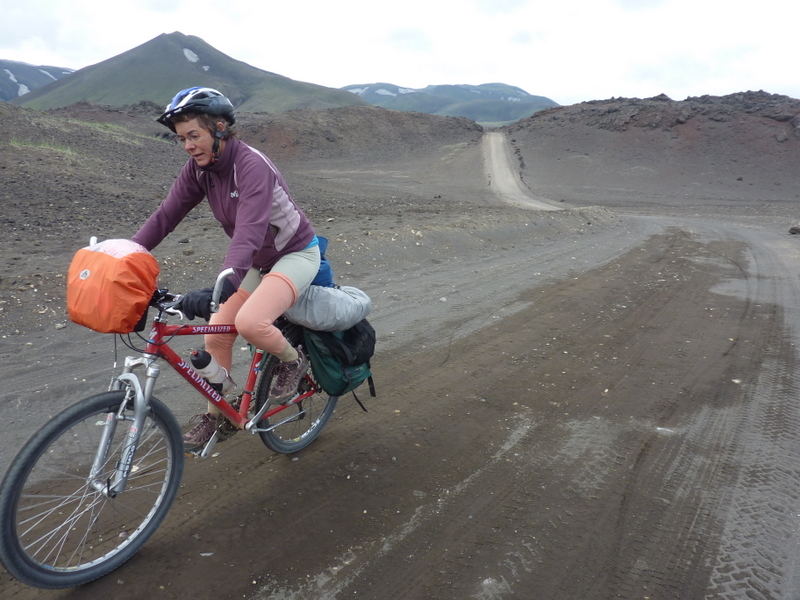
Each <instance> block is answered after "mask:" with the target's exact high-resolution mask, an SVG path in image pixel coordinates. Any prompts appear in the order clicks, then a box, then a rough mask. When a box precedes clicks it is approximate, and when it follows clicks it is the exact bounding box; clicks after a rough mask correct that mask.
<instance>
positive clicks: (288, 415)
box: [255, 323, 339, 454]
mask: <svg viewBox="0 0 800 600" xmlns="http://www.w3.org/2000/svg"><path fill="white" fill-rule="evenodd" d="M282 331H283V334H284V335H285V336H286V339H287V340H289V343H290V344H292V346H294V347H297V346H298V345H299V344H302V343H303V328H302V327H300V326H299V325H293V324H289V323H286V324H285V325H284V326H283V327H282ZM277 363H278V359H277V358H275V357H274V356H270V357H269V358H268V359H267V361H266V364H265V365H264V367H263V369H262V370H261V376H260V378H259V381H258V384H257V386H256V392H255V403H256V411H259V410H261V408H262V407H263V406H264V404H268V405H270V403H271V402H273V401H272V400H271V399H270V397H269V391H270V389H271V388H272V384H273V381H274V379H275V375H274V371H275V366H276V365H277ZM298 393H300V394H308V395H307V397H306V398H304V399H303V400H301V401H300V402H297V403H296V404H290V405H289V406H287V407H286V408H284V409H283V410H281V411H280V412H277V413H275V414H273V415H272V416H271V417H265V418H263V419H261V421H259V422H258V424H257V427H258V429H259V430H260V431H259V435H260V436H261V441H262V442H264V445H266V447H267V448H269V449H270V450H272V451H273V452H277V453H278V454H292V453H294V452H299V451H300V450H302V449H303V448H305V447H306V446H308V445H309V444H310V443H311V442H313V441H314V439H316V437H317V436H318V435H319V434H320V431H322V428H323V427H325V424H326V423H327V422H328V420H329V419H330V418H331V415H333V411H334V410H336V402H337V400H338V399H339V397H338V396H330V395H328V394H326V393H325V392H323V391H322V389H321V388H320V387H319V385H318V384H317V383H316V380H315V379H314V372H313V370H312V369H311V367H310V366H309V368H308V374H307V375H306V376H305V378H303V379H302V380H301V381H300V384H299V386H298ZM276 406H279V405H276ZM271 408H272V405H270V406H269V407H268V409H267V410H270V409H271Z"/></svg>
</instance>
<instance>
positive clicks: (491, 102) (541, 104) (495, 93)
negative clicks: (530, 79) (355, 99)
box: [342, 83, 558, 124]
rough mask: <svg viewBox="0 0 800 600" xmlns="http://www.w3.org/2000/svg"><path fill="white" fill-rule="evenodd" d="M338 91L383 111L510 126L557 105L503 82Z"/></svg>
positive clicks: (352, 87)
mask: <svg viewBox="0 0 800 600" xmlns="http://www.w3.org/2000/svg"><path fill="white" fill-rule="evenodd" d="M342 89H343V90H347V91H349V92H352V93H354V94H356V95H358V96H359V97H361V98H363V99H364V100H366V101H368V102H370V103H371V104H374V105H375V106H381V107H383V108H391V109H394V110H405V111H413V112H424V113H431V114H436V115H442V116H447V117H466V118H468V119H472V120H473V121H478V122H483V123H498V124H503V123H505V124H508V123H513V122H516V121H519V120H520V119H524V118H527V117H530V116H531V115H532V114H534V113H535V112H537V111H540V110H544V109H546V108H553V107H556V106H558V104H557V103H556V102H554V101H553V100H551V99H550V98H546V97H544V96H534V95H532V94H529V93H528V92H526V91H525V90H522V89H520V88H518V87H514V86H511V85H506V84H504V83H484V84H481V85H466V84H462V85H429V86H428V87H425V88H422V89H414V88H408V87H402V86H398V85H395V84H392V83H370V84H362V85H348V86H345V87H343V88H342Z"/></svg>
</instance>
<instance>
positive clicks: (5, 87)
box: [0, 59, 74, 102]
mask: <svg viewBox="0 0 800 600" xmlns="http://www.w3.org/2000/svg"><path fill="white" fill-rule="evenodd" d="M73 71H74V70H73V69H65V68H63V67H50V66H43V65H39V66H36V65H29V64H28V63H24V62H18V61H16V60H2V59H0V100H1V101H3V102H8V101H9V100H14V99H15V98H18V97H20V96H22V95H23V94H27V93H28V92H30V91H31V90H35V89H37V88H40V87H44V86H46V85H47V84H49V83H52V82H54V81H58V80H59V79H61V78H62V77H64V76H65V75H69V74H70V73H72V72H73Z"/></svg>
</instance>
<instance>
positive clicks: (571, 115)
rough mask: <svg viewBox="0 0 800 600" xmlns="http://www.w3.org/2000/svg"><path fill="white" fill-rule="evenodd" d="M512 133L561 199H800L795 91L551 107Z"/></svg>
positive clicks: (538, 176)
mask: <svg viewBox="0 0 800 600" xmlns="http://www.w3.org/2000/svg"><path fill="white" fill-rule="evenodd" d="M507 132H508V135H509V137H510V138H511V139H512V140H513V144H514V145H515V146H517V149H518V156H519V157H520V161H521V165H520V168H521V173H522V175H523V177H524V178H525V180H526V181H527V182H528V184H529V185H535V186H536V188H537V190H539V191H541V192H542V193H543V194H544V195H547V196H549V197H551V198H554V199H558V200H564V201H568V202H570V201H578V202H583V201H586V200H588V199H591V201H592V202H602V203H606V202H611V203H613V204H614V205H618V206H624V205H628V204H630V203H641V202H642V201H643V200H644V199H647V202H649V203H654V204H663V203H665V202H666V203H674V202H675V199H676V198H677V199H684V200H685V201H691V202H700V203H703V204H707V203H726V202H737V201H739V200H741V199H743V198H753V196H754V195H755V196H756V197H759V198H762V199H763V200H764V202H786V201H789V202H797V200H798V199H800V191H799V190H798V187H797V185H796V184H794V183H793V181H794V172H795V170H796V168H797V156H798V153H800V100H797V99H795V98H790V97H788V96H782V95H778V94H769V93H767V92H763V91H758V92H753V91H749V92H741V93H736V94H729V95H727V96H700V97H694V98H687V99H686V100H682V101H675V100H671V99H670V98H668V97H667V96H665V95H661V96H657V97H654V98H646V99H638V98H611V99H609V100H596V101H591V102H584V103H580V104H576V105H572V106H565V107H559V108H553V109H549V110H545V111H541V112H538V113H536V114H535V115H533V116H532V117H530V118H528V119H524V120H522V121H520V122H519V123H516V124H514V125H511V126H509V127H508V129H507Z"/></svg>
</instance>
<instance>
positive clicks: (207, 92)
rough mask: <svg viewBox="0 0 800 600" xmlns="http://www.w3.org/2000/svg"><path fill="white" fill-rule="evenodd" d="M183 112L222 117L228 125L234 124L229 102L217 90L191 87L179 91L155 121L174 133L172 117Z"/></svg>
mask: <svg viewBox="0 0 800 600" xmlns="http://www.w3.org/2000/svg"><path fill="white" fill-rule="evenodd" d="M185 112H188V113H204V114H207V115H211V116H214V117H223V118H224V119H225V120H226V121H227V122H228V125H233V124H234V123H235V122H236V116H235V114H234V111H233V104H231V101H230V100H228V99H227V98H226V97H225V96H224V95H222V94H221V93H220V92H218V91H217V90H215V89H212V88H208V87H193V88H188V89H185V90H181V91H180V92H178V93H177V94H175V97H174V98H173V99H172V101H171V102H170V103H169V104H167V107H166V108H165V109H164V114H162V115H161V116H160V117H158V119H156V120H157V121H158V122H159V123H161V124H162V125H166V126H167V127H169V128H170V129H171V130H172V131H173V132H174V131H175V125H174V124H173V123H172V117H174V116H175V115H179V114H181V113H185Z"/></svg>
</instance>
